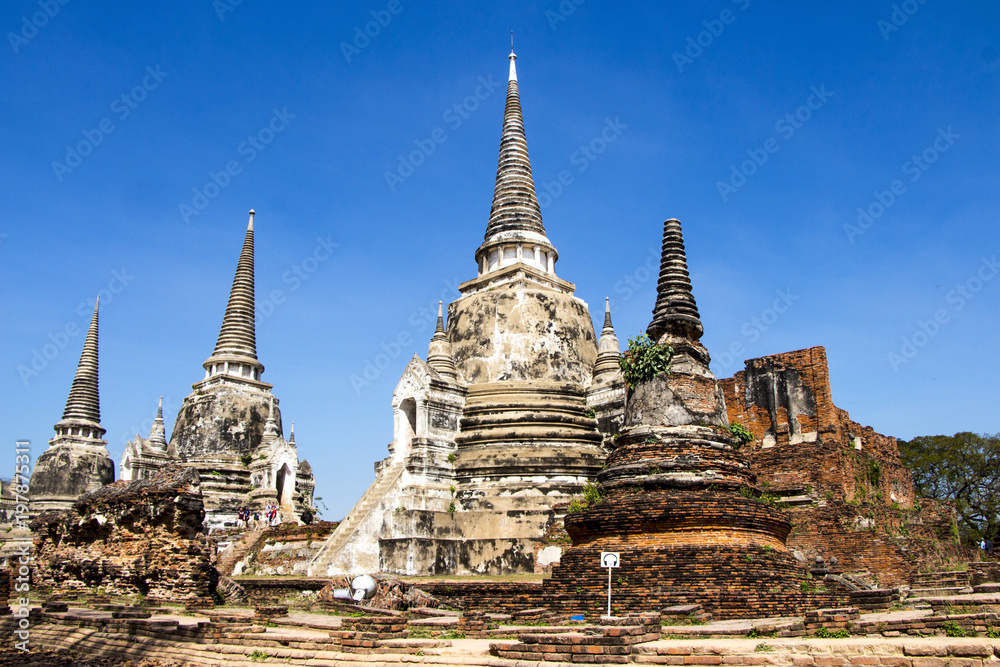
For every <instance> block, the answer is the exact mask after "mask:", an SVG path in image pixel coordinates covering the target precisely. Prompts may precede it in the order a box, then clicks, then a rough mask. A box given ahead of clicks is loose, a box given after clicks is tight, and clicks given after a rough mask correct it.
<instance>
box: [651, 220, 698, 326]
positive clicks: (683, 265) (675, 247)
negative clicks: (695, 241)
mask: <svg viewBox="0 0 1000 667" xmlns="http://www.w3.org/2000/svg"><path fill="white" fill-rule="evenodd" d="M646 333H647V334H649V337H650V338H652V339H653V340H659V339H660V337H661V336H663V334H665V333H669V334H671V335H672V336H674V337H677V338H685V339H687V340H689V341H691V342H692V343H697V342H698V341H699V340H700V339H701V336H702V334H703V333H704V327H703V326H702V324H701V316H700V315H699V314H698V305H697V304H696V303H695V301H694V295H693V294H692V293H691V278H690V276H689V275H688V267H687V255H686V254H685V251H684V236H683V234H682V233H681V222H680V220H677V219H676V218H671V219H670V220H667V221H666V222H664V223H663V249H662V252H661V254H660V280H659V282H658V283H657V285H656V305H655V306H654V307H653V321H652V322H650V323H649V326H648V327H646Z"/></svg>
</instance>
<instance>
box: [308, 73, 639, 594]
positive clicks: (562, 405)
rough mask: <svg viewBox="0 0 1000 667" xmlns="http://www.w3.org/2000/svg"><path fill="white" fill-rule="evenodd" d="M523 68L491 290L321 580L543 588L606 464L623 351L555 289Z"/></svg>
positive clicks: (491, 256) (506, 156)
mask: <svg viewBox="0 0 1000 667" xmlns="http://www.w3.org/2000/svg"><path fill="white" fill-rule="evenodd" d="M515 58H516V56H515V55H514V54H513V53H511V55H510V76H509V80H508V87H507V98H506V109H505V111H504V119H503V131H502V136H501V141H500V157H499V160H498V165H497V175H496V184H495V188H494V194H493V205H492V208H491V210H490V217H489V222H488V224H487V226H486V234H485V238H484V240H483V243H482V245H480V246H479V248H478V249H477V250H476V252H475V260H476V265H477V269H478V270H477V275H476V277H475V278H473V279H472V280H469V281H467V282H465V283H463V284H462V285H460V286H459V291H460V292H461V296H460V297H459V298H458V299H457V300H456V301H455V302H453V303H452V304H450V305H449V306H448V317H447V322H445V319H444V316H443V312H442V313H441V314H440V315H439V317H438V324H437V330H436V331H435V333H434V336H433V338H432V339H431V341H430V346H429V349H428V353H427V360H426V361H424V360H422V359H420V358H418V357H416V356H414V358H413V359H412V360H411V362H410V363H409V365H408V366H407V368H406V369H405V371H404V373H403V376H402V378H401V379H400V381H399V384H398V385H397V387H396V391H395V393H394V394H393V399H392V407H393V419H394V437H393V442H392V443H391V444H390V445H389V452H390V455H389V457H388V458H387V459H385V460H384V461H381V462H380V463H378V464H377V465H376V470H377V476H376V479H375V482H374V483H373V484H372V486H371V488H369V489H368V491H367V492H366V493H365V494H364V495H363V496H362V498H361V499H360V500H359V501H358V503H357V504H356V505H355V507H354V508H353V509H352V510H351V511H350V512H349V513H348V516H347V518H346V519H345V521H344V522H343V523H341V524H340V526H338V528H337V530H336V531H334V533H333V534H332V535H331V536H330V538H329V540H328V542H327V544H326V545H325V546H324V548H323V550H322V551H321V552H320V554H319V555H318V556H317V557H316V558H315V559H314V561H313V562H312V563H311V565H310V569H309V572H310V574H311V575H313V576H328V575H334V574H344V573H352V572H370V571H376V570H379V571H384V572H391V573H396V574H463V573H490V574H506V573H511V572H532V571H534V570H535V569H537V568H541V567H544V566H545V565H546V563H549V562H551V561H552V560H555V559H557V558H558V553H559V551H560V549H559V547H558V546H551V547H550V546H548V545H546V544H545V539H544V536H545V535H546V534H547V533H551V532H552V531H554V530H557V529H558V527H559V524H560V519H561V514H562V512H561V510H557V509H555V506H556V505H558V504H560V503H562V504H566V503H568V502H569V501H570V500H571V499H572V498H573V497H574V496H575V495H577V494H579V493H580V492H581V491H582V488H583V485H584V484H585V483H586V482H588V481H589V480H591V479H593V477H594V476H595V475H596V474H597V472H598V471H599V470H600V468H601V465H602V463H603V461H604V456H605V451H604V449H603V447H602V444H603V442H604V439H605V437H604V435H602V433H601V432H600V431H599V430H598V419H597V417H598V416H600V415H599V410H598V408H599V407H600V406H601V405H604V404H607V403H613V402H614V401H615V400H619V401H620V398H619V396H620V391H619V392H618V393H617V394H616V392H615V390H614V389H609V387H608V385H607V383H606V381H604V380H606V377H607V373H608V368H609V360H612V363H613V359H614V358H615V357H616V356H617V344H616V341H614V332H613V330H610V321H609V322H608V326H607V327H606V329H605V337H603V338H602V341H601V343H600V345H598V341H597V337H596V335H595V333H594V327H593V322H592V320H591V317H590V313H589V311H588V308H587V304H586V303H584V302H583V301H582V300H581V299H579V298H578V297H576V296H574V294H573V293H574V290H575V289H576V288H575V286H574V285H573V284H572V283H570V282H567V281H566V280H563V279H562V278H560V277H558V276H557V275H556V269H555V266H556V261H557V259H558V253H557V252H556V249H555V246H554V245H553V244H552V242H551V241H550V240H549V238H548V236H547V235H546V231H545V228H544V226H543V224H542V216H541V209H540V207H539V205H538V199H537V197H536V194H535V187H534V183H533V181H532V176H531V164H530V162H529V159H528V149H527V142H526V139H525V134H524V122H523V118H522V115H521V101H520V95H519V91H518V80H517V72H516V69H515V65H514V61H515ZM612 348H614V349H612ZM599 351H600V352H599ZM612 372H613V371H612ZM602 378H603V380H602ZM595 406H596V407H595Z"/></svg>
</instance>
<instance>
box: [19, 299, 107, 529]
mask: <svg viewBox="0 0 1000 667" xmlns="http://www.w3.org/2000/svg"><path fill="white" fill-rule="evenodd" d="M99 308H100V299H98V301H97V303H96V304H95V305H94V316H93V318H92V319H91V320H90V329H88V331H87V338H86V340H85V341H84V343H83V352H82V353H81V354H80V363H79V365H78V366H77V369H76V376H75V377H74V378H73V386H72V388H71V389H70V391H69V398H68V399H67V400H66V409H65V410H64V411H63V417H62V419H61V420H60V421H59V423H57V424H56V425H55V431H56V435H55V437H54V438H52V439H51V440H49V448H48V449H47V450H45V452H43V453H42V455H41V456H39V457H38V460H37V461H36V462H35V469H34V471H33V472H32V475H31V482H30V485H29V487H28V488H29V495H30V499H31V500H30V510H31V513H32V514H38V513H39V512H44V511H47V510H61V509H68V508H70V507H72V506H73V503H74V502H75V501H76V499H77V498H78V497H79V496H80V495H82V494H84V493H86V492H88V491H93V490H95V489H99V488H100V487H102V486H105V485H107V484H110V483H111V482H113V481H115V464H114V462H112V461H111V459H110V458H109V456H108V450H107V444H108V443H107V442H106V441H105V440H104V439H103V437H104V434H105V432H106V430H105V428H104V427H103V426H101V401H100V396H99V393H98V387H97V377H98V373H97V321H98V310H99Z"/></svg>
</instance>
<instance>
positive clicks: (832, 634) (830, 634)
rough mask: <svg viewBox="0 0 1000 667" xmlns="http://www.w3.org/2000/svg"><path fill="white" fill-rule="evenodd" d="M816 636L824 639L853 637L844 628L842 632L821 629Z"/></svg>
mask: <svg viewBox="0 0 1000 667" xmlns="http://www.w3.org/2000/svg"><path fill="white" fill-rule="evenodd" d="M816 636H817V637H820V638H822V639H846V638H848V637H850V636H851V633H850V632H848V631H847V630H845V629H843V628H841V629H840V630H830V629H829V628H819V629H818V630H816Z"/></svg>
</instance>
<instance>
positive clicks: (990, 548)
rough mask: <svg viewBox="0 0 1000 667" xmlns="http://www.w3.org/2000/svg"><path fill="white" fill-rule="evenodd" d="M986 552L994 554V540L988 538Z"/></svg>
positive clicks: (990, 554)
mask: <svg viewBox="0 0 1000 667" xmlns="http://www.w3.org/2000/svg"><path fill="white" fill-rule="evenodd" d="M986 554H987V555H989V556H992V555H993V540H991V539H990V538H988V537H987V538H986Z"/></svg>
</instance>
